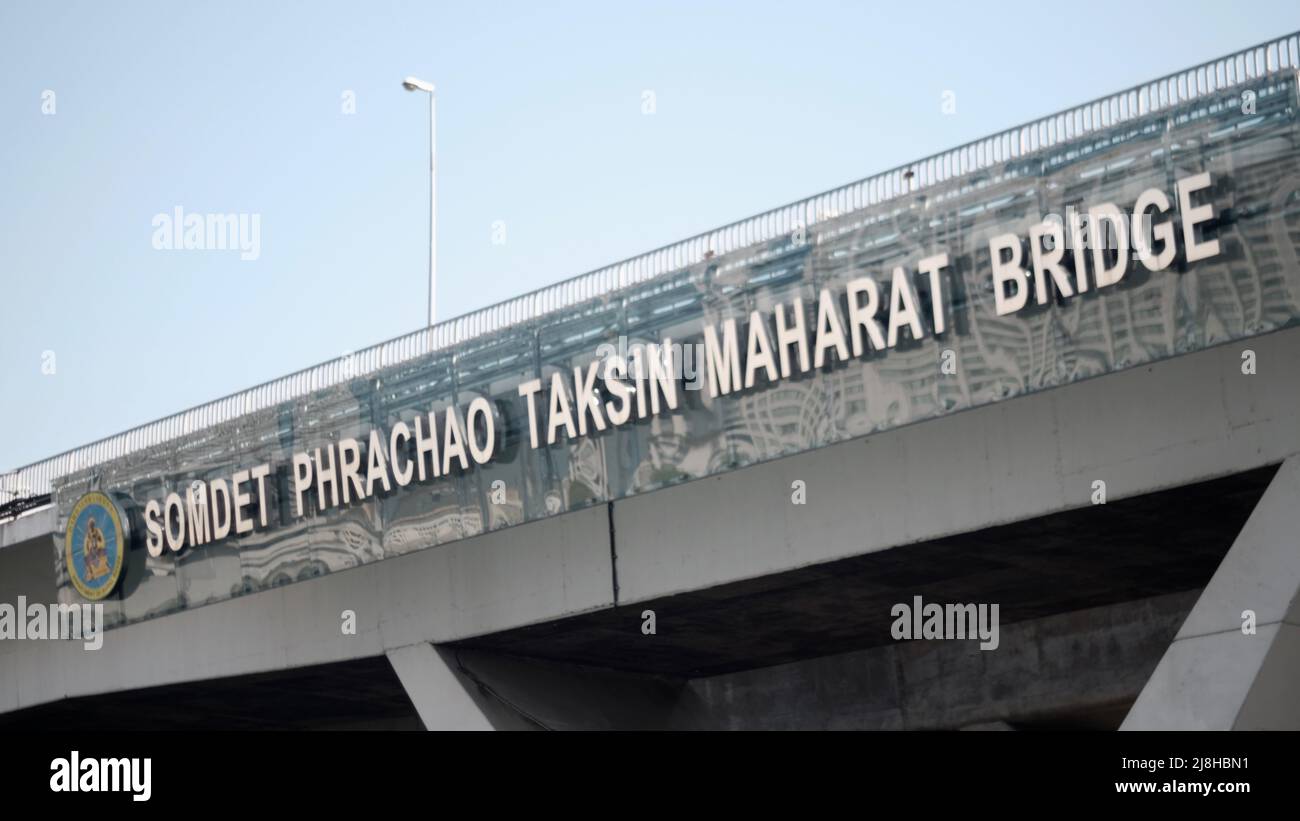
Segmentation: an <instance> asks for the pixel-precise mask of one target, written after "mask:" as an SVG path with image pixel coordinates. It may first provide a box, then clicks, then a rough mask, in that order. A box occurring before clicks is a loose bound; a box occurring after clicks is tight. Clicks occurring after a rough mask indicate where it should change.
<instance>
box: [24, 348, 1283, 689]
mask: <svg viewBox="0 0 1300 821" xmlns="http://www.w3.org/2000/svg"><path fill="white" fill-rule="evenodd" d="M1247 345H1248V346H1249V347H1251V348H1252V349H1253V350H1255V351H1256V354H1257V359H1258V368H1259V372H1258V373H1257V374H1256V375H1252V376H1247V375H1243V374H1242V373H1241V370H1240V351H1241V349H1242V348H1243V347H1246V346H1247ZM1297 360H1300V328H1298V329H1291V330H1287V331H1282V332H1278V333H1273V334H1269V335H1266V336H1262V337H1257V338H1254V339H1251V340H1250V341H1249V342H1248V343H1245V344H1243V345H1228V346H1223V347H1220V348H1216V349H1212V350H1208V351H1203V352H1200V353H1196V354H1189V355H1187V356H1183V357H1179V358H1176V359H1172V360H1167V361H1163V362H1161V363H1158V364H1156V365H1152V366H1150V367H1145V368H1140V369H1135V370H1132V371H1128V372H1123V373H1117V374H1111V375H1108V376H1104V377H1100V378H1096V379H1092V380H1088V381H1085V382H1080V383H1076V384H1072V385H1068V386H1064V387H1061V388H1059V389H1055V390H1051V391H1047V392H1044V393H1039V394H1035V395H1032V396H1029V397H1024V398H1018V399H1013V400H1009V401H1006V402H1002V403H999V404H996V405H992V406H987V407H983V408H979V409H975V410H971V411H967V412H963V413H960V414H956V415H953V416H950V417H945V418H941V419H937V420H933V421H930V422H925V423H921V424H918V425H913V426H910V427H906V428H902V429H898V430H893V431H889V432H886V433H883V434H879V435H875V436H871V437H868V438H866V439H864V440H857V441H853V442H848V443H844V444H841V445H836V446H832V447H829V448H825V449H822V450H819V451H815V452H812V453H808V454H803V455H800V456H796V457H791V458H788V459H783V460H778V461H776V462H771V463H767V464H763V465H757V466H754V467H750V468H746V469H744V470H740V471H736V472H734V473H731V474H728V475H726V476H722V477H718V478H713V479H706V480H701V481H697V482H692V483H689V484H686V485H682V486H678V487H673V488H669V489H665V490H662V491H657V492H654V493H650V494H646V495H644V496H638V497H635V498H632V499H628V500H624V501H620V502H618V503H616V504H615V508H614V518H615V522H614V524H615V534H616V535H615V538H616V544H614V545H611V544H610V527H609V524H610V523H609V518H608V510H607V508H606V507H605V506H601V507H598V508H594V509H588V510H583V511H577V512H573V513H570V514H566V515H563V516H560V517H557V518H554V519H548V520H545V521H541V522H537V523H535V524H530V525H527V526H523V527H518V528H513V529H509V530H506V531H500V532H497V533H492V534H486V535H483V536H480V537H476V538H473V539H469V540H465V541H462V542H457V543H454V544H449V545H446V546H442V547H438V548H436V549H430V550H423V551H417V552H415V553H411V554H408V555H405V556H402V557H398V558H395V559H390V560H386V561H382V562H377V563H375V564H373V565H367V566H363V567H360V568H356V569H353V570H348V571H345V572H340V573H334V574H330V575H326V576H323V577H321V578H318V579H314V580H311V581H306V582H300V583H296V584H291V585H287V586H285V587H283V588H278V589H275V590H269V591H265V592H259V593H255V594H250V595H248V596H244V597H241V598H238V599H235V600H232V601H228V602H221V603H217V604H212V605H208V606H204V607H200V608H196V609H194V610H190V611H184V612H180V613H176V614H173V615H168V616H165V617H161V618H157V619H153V620H150V621H147V622H143V623H139V624H134V625H131V626H128V627H123V628H120V629H115V630H112V631H110V632H109V634H108V636H107V637H106V639H105V643H104V647H103V648H102V649H101V650H98V651H85V650H82V649H81V647H80V645H79V644H77V643H71V642H55V641H5V642H0V712H3V711H10V710H15V709H19V708H22V707H26V706H30V705H33V704H40V703H44V702H48V701H53V700H58V699H62V698H68V697H74V696H79V695H87V694H93V693H103V692H113V691H118V690H123V689H132V688H140V687H147V686H154V685H163V684H171V683H177V682H184V681H197V680H201V679H206V678H214V677H220V676H232V675H241V674H247V673H255V672H262V671H271V670H283V669H287V668H293V667H302V666H307V665H313V664H321V663H326V662H330V661H337V660H342V659H350V658H363V657H372V656H380V655H383V654H384V653H386V652H387V651H388V650H392V649H396V648H400V647H405V646H408V645H412V644H417V643H420V642H432V643H435V644H439V643H446V642H450V641H456V640H460V639H465V638H469V637H473V636H482V635H488V634H491V633H494V632H498V631H502V630H506V629H510V628H512V627H517V626H520V625H526V624H535V623H543V622H548V621H554V620H558V619H562V618H565V617H569V616H573V615H575V614H581V613H585V612H590V611H593V610H598V609H601V608H610V607H613V606H614V604H615V600H614V593H613V588H614V584H613V579H614V571H615V567H614V565H613V563H612V559H611V555H612V554H616V555H617V557H618V565H617V578H618V585H619V589H620V595H619V600H620V602H622V603H624V604H628V603H635V602H637V601H644V600H650V599H653V598H656V597H662V596H668V595H673V594H676V593H681V592H686V591H693V590H704V589H709V588H712V587H715V586H717V585H720V584H725V583H728V582H735V581H738V580H744V579H752V578H758V577H763V576H769V575H773V574H780V573H784V572H788V571H790V570H791V569H794V568H799V567H806V566H811V565H814V564H818V563H823V562H828V561H832V560H835V559H839V558H844V557H851V556H856V555H862V554H865V553H870V552H878V551H883V550H886V549H891V548H892V549H900V550H905V549H906V546H907V545H911V544H915V543H918V542H921V541H925V540H928V539H934V538H938V537H942V536H945V535H950V534H956V533H962V532H967V531H971V530H976V529H979V528H985V527H989V526H991V525H995V524H999V523H1007V522H1012V521H1018V520H1023V519H1028V518H1032V517H1036V516H1041V515H1044V514H1048V513H1052V512H1056V511H1061V510H1067V509H1072V508H1077V507H1084V506H1086V505H1088V504H1089V503H1090V496H1091V493H1092V482H1093V481H1094V480H1097V479H1101V480H1104V481H1105V482H1106V483H1107V491H1108V495H1109V497H1110V498H1111V499H1116V498H1123V497H1126V496H1132V495H1138V494H1141V493H1145V492H1149V491H1152V490H1157V489H1161V488H1168V487H1176V486H1179V485H1182V484H1186V483H1189V482H1195V481H1199V480H1202V479H1207V478H1210V477H1215V476H1223V475H1228V474H1231V473H1234V472H1237V471H1242V470H1247V469H1250V468H1254V467H1259V466H1262V465H1269V464H1275V463H1277V462H1280V461H1282V460H1283V459H1284V458H1285V457H1287V456H1290V455H1292V454H1295V453H1297V452H1300V380H1297V379H1295V365H1294V363H1295V362H1296V361H1297ZM794 479H802V480H804V481H805V482H806V483H807V499H808V503H807V504H806V505H803V506H795V505H792V504H790V484H791V482H792V481H793V480H794ZM18 552H19V553H20V552H21V551H18ZM14 555H17V554H16V553H15V551H13V550H10V549H6V550H3V551H0V577H3V576H5V575H6V574H7V573H8V572H9V567H10V557H11V556H14ZM52 573H53V567H52V562H51V567H50V574H51V575H52ZM345 609H351V610H355V611H356V613H357V619H358V625H359V631H358V634H357V635H355V636H347V635H342V634H341V631H340V626H339V625H340V614H341V612H342V611H343V610H345Z"/></svg>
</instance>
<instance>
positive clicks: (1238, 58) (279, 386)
mask: <svg viewBox="0 0 1300 821" xmlns="http://www.w3.org/2000/svg"><path fill="white" fill-rule="evenodd" d="M1297 68H1300V32H1296V33H1292V34H1288V35H1285V36H1283V37H1280V38H1278V39H1275V40H1270V41H1268V42H1265V43H1262V44H1260V45H1257V46H1254V47H1251V48H1248V49H1244V50H1242V51H1238V52H1236V53H1234V54H1230V55H1227V56H1225V57H1220V58H1218V59H1216V60H1211V61H1209V62H1206V63H1202V64H1200V65H1198V66H1194V67H1192V68H1189V69H1185V70H1183V71H1179V72H1177V73H1175V74H1170V75H1168V76H1165V77H1161V78H1160V79H1158V80H1153V81H1151V82H1148V83H1143V84H1142V85H1138V86H1134V87H1132V88H1129V89H1127V90H1125V91H1121V92H1118V93H1116V94H1111V95H1109V96H1106V97H1102V98H1099V99H1097V100H1093V101H1092V102H1088V103H1084V104H1083V105H1079V106H1075V107H1073V108H1070V109H1067V110H1065V111H1062V112H1059V113H1057V114H1052V115H1050V116H1047V117H1043V118H1041V119H1038V120H1035V121H1033V122H1030V123H1026V124H1024V125H1021V126H1017V127H1015V128H1010V129H1007V130H1005V131H1002V132H1000V133H998V134H994V135H992V136H989V137H985V138H983V139H979V140H975V141H973V142H969V143H967V144H965V145H962V146H959V147H957V148H953V149H950V150H948V151H944V152H942V153H940V154H935V155H933V156H930V157H926V158H924V159H921V160H917V161H915V162H911V163H907V164H906V165H901V166H899V167H897V168H894V169H891V170H889V171H885V172H883V173H880V174H876V175H874V176H871V177H867V178H866V179H862V180H859V181H857V182H854V183H850V184H848V185H845V186H841V187H840V188H836V189H833V190H831V191H827V192H825V193H822V194H817V195H815V196H812V197H808V198H807V199H804V200H800V201H799V202H795V203H792V204H790V205H785V206H781V207H780V208H775V209H772V210H770V211H765V212H764V213H761V214H758V215H757V216H753V217H749V218H748V219H744V220H740V221H739V222H733V223H731V224H730V225H725V226H723V227H721V228H717V229H715V230H713V231H709V232H707V233H704V234H699V235H697V236H694V237H691V238H690V239H686V240H682V241H681V242H676V243H673V244H672V245H666V246H664V247H662V248H659V249H657V250H654V251H650V252H649V253H645V254H641V255H640V256H636V257H632V258H631V259H626V260H623V261H622V262H617V263H615V264H613V265H609V266H606V267H604V268H600V269H598V270H595V271H591V272H589V273H586V274H581V275H579V276H576V277H574V278H572V279H568V280H565V281H563V282H559V283H556V284H554V285H548V286H546V287H544V288H539V289H537V290H535V291H532V292H531V293H527V294H524V295H523V296H519V297H515V298H514V299H510V300H507V301H505V302H502V303H498V304H496V305H491V306H489V307H486V308H483V309H480V310H477V311H473V312H471V313H468V314H465V315H463V316H459V317H456V318H455V319H449V320H447V321H445V322H440V323H438V324H436V325H434V326H432V327H429V328H423V329H421V330H418V331H415V332H413V333H409V334H406V335H404V336H399V337H397V338H396V339H390V340H389V341H387V342H381V343H379V344H378V345H373V346H371V347H369V348H366V349H364V350H361V351H358V352H356V353H354V354H351V355H348V356H343V357H340V358H338V359H334V360H332V361H329V362H325V363H323V364H320V365H316V366H314V367H310V368H306V369H304V370H301V371H298V372H297V373H293V374H290V375H288V376H284V377H281V378H279V379H274V380H271V381H270V382H266V383H263V384H261V385H258V386H257V387H254V388H249V389H247V390H244V391H240V392H239V393H235V394H232V395H230V396H227V397H224V398H222V399H217V400H215V401H212V402H208V403H206V404H203V405H199V406H198V407H195V408H191V409H190V410H186V411H182V412H180V413H177V414H173V415H171V416H168V417H165V418H163V419H159V420H158V421H156V422H150V423H148V424H145V425H141V426H139V427H136V428H132V429H131V430H128V431H126V432H124V433H119V434H117V435H115V436H110V437H108V438H106V439H101V440H99V441H97V442H92V443H91V444H89V445H84V446H82V447H79V448H74V449H72V450H69V451H66V452H64V453H61V454H59V455H58V456H54V457H52V458H49V459H45V460H43V461H40V462H36V463H34V464H31V465H27V466H26V467H22V468H19V469H17V470H15V471H13V472H11V473H7V474H4V475H0V502H4V501H7V500H9V499H12V498H22V497H26V496H36V495H42V494H46V493H49V492H50V486H51V482H52V481H53V480H54V479H55V478H57V477H59V476H62V475H65V474H68V473H71V472H74V471H78V470H82V469H84V468H88V467H91V466H93V465H96V464H100V463H102V462H106V461H109V460H112V459H115V458H118V457H120V456H124V455H126V454H128V453H131V452H134V451H137V450H141V449H144V448H149V447H153V446H155V445H158V444H161V443H163V442H167V441H169V440H172V439H175V438H177V437H181V436H185V435H188V434H190V433H193V432H195V431H198V430H202V429H204V428H207V427H211V426H213V425H218V424H221V423H223V422H227V421H230V420H231V419H234V418H236V417H239V416H243V415H245V414H248V413H253V412H255V411H259V410H262V409H265V408H268V407H272V406H275V405H278V404H280V403H282V402H286V401H289V400H291V399H295V398H297V397H301V396H303V395H305V394H308V393H310V392H312V391H316V390H320V389H321V388H326V387H330V386H332V385H337V384H339V383H341V382H344V381H347V380H349V379H353V378H356V377H358V376H363V375H365V374H367V373H371V372H373V371H376V370H379V369H381V368H385V367H388V366H391V365H394V364H397V363H400V362H404V361H406V360H409V359H414V358H416V357H419V356H424V355H426V354H429V353H432V352H434V351H437V350H441V349H444V348H448V347H451V346H454V345H457V344H460V343H462V342H465V341H467V340H470V339H473V338H475V337H477V336H481V335H483V334H489V333H492V332H494V331H496V330H498V329H500V328H503V327H505V326H508V325H512V324H514V323H518V322H524V321H529V320H533V319H537V318H540V317H544V316H546V315H547V314H550V313H553V312H555V311H559V310H563V309H565V308H568V307H571V306H573V305H576V304H579V303H582V302H585V301H587V300H590V299H594V298H596V297H600V296H604V295H608V294H611V293H614V292H616V291H618V290H620V289H623V288H626V287H628V286H631V285H635V284H637V283H640V282H643V281H645V280H647V279H651V278H653V277H657V276H660V275H661V274H665V273H670V272H674V271H680V270H681V269H683V268H686V267H688V266H690V265H694V264H695V263H698V262H701V261H703V260H704V259H706V258H709V257H712V256H722V255H724V254H727V253H730V252H732V251H735V250H738V249H740V248H744V247H747V246H751V245H755V244H758V243H762V242H766V241H768V240H771V239H775V238H777V237H781V236H786V235H789V234H791V233H792V232H794V231H796V230H799V229H801V228H807V227H810V226H812V225H815V224H817V223H819V222H822V221H825V220H828V219H833V218H836V217H839V216H841V215H843V214H846V213H849V212H852V211H856V210H859V209H862V208H868V207H871V206H874V205H877V204H880V203H883V202H887V201H889V200H892V199H895V198H897V197H900V196H904V195H908V194H911V193H914V192H917V191H919V190H922V189H924V188H926V187H928V186H933V185H936V184H940V183H944V182H948V181H949V180H952V179H954V178H956V177H960V176H963V175H966V174H971V173H973V172H977V171H980V170H983V169H985V168H989V167H992V166H995V165H998V164H1001V163H1004V162H1006V161H1008V160H1012V159H1015V158H1017V157H1021V156H1026V155H1029V154H1033V153H1035V152H1038V151H1041V150H1043V149H1045V148H1050V147H1052V146H1054V145H1058V144H1060V143H1065V142H1070V141H1072V140H1075V139H1078V138H1079V137H1081V136H1083V135H1085V134H1088V133H1090V132H1095V131H1100V130H1102V129H1108V128H1111V127H1113V126H1115V125H1118V124H1120V123H1122V122H1124V121H1126V120H1131V119H1135V118H1138V117H1143V116H1146V115H1148V114H1151V113H1153V112H1157V111H1160V110H1162V109H1166V108H1170V107H1172V106H1176V105H1181V104H1183V103H1186V102H1189V101H1193V100H1196V99H1198V98H1202V97H1205V96H1207V95H1210V94H1214V93H1216V92H1219V91H1222V90H1223V89H1227V88H1231V87H1233V86H1236V85H1240V84H1242V83H1245V82H1250V81H1254V80H1258V79H1261V78H1264V77H1266V76H1268V75H1271V74H1276V73H1278V72H1281V71H1294V70H1295V69H1297Z"/></svg>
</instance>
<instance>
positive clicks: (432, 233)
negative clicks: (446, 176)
mask: <svg viewBox="0 0 1300 821" xmlns="http://www.w3.org/2000/svg"><path fill="white" fill-rule="evenodd" d="M402 88H404V89H406V90H407V91H424V92H427V93H428V95H429V325H430V326H432V325H433V320H434V317H435V316H437V305H438V156H437V150H436V147H437V144H438V142H437V134H438V119H437V110H438V109H437V106H436V103H437V99H438V95H437V94H436V93H435V91H434V87H433V83H427V82H425V81H424V80H419V79H416V78H415V77H407V78H406V79H405V80H403V81H402Z"/></svg>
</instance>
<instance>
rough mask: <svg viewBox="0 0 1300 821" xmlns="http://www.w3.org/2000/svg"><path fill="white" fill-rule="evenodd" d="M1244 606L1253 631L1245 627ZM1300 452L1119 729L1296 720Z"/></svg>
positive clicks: (1298, 723) (1292, 725) (1293, 723)
mask: <svg viewBox="0 0 1300 821" xmlns="http://www.w3.org/2000/svg"><path fill="white" fill-rule="evenodd" d="M1246 611H1250V612H1251V613H1253V614H1254V619H1255V632H1254V633H1249V632H1246V631H1244V629H1243V624H1244V622H1245V620H1246ZM1297 681H1300V457H1292V458H1290V459H1288V460H1287V461H1286V462H1285V463H1283V465H1282V466H1281V467H1280V468H1279V469H1278V471H1277V474H1276V475H1274V477H1273V481H1272V482H1271V483H1270V484H1269V486H1268V490H1266V491H1265V492H1264V495H1263V497H1262V498H1261V499H1260V500H1259V504H1258V505H1256V507H1255V510H1254V512H1253V513H1252V514H1251V516H1250V519H1249V520H1247V522H1246V526H1245V527H1244V528H1242V531H1241V534H1240V535H1239V536H1238V537H1237V539H1236V541H1234V542H1233V545H1232V547H1231V548H1230V549H1229V550H1228V554H1227V555H1226V556H1225V557H1224V559H1223V563H1222V564H1221V565H1220V566H1219V569H1218V571H1216V572H1215V574H1214V577H1213V578H1212V579H1211V580H1210V583H1209V584H1208V585H1206V587H1205V591H1204V593H1203V594H1202V595H1201V597H1200V598H1199V599H1198V600H1197V602H1196V605H1195V606H1194V607H1193V608H1192V611H1191V613H1190V614H1189V615H1188V617H1187V621H1186V622H1185V623H1184V624H1183V626H1182V628H1181V629H1179V631H1178V635H1177V636H1176V637H1175V638H1174V641H1173V643H1172V644H1171V645H1170V647H1169V649H1168V651H1166V653H1165V654H1164V657H1163V658H1161V660H1160V664H1159V666H1157V667H1156V670H1155V672H1154V674H1152V676H1151V680H1150V681H1148V682H1147V684H1146V686H1145V687H1144V688H1143V690H1142V694H1141V695H1140V696H1139V697H1138V699H1137V702H1136V703H1135V704H1134V705H1133V709H1132V711H1131V712H1130V713H1129V714H1128V716H1127V717H1126V718H1125V720H1124V724H1123V727H1122V729H1125V730H1151V729H1183V730H1192V729H1204V730H1255V729H1272V730H1280V729H1290V730H1296V729H1300V700H1297V699H1296V697H1295V684H1296V682H1297Z"/></svg>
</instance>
